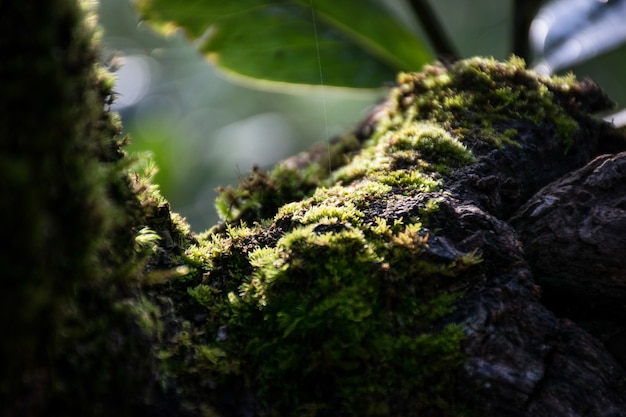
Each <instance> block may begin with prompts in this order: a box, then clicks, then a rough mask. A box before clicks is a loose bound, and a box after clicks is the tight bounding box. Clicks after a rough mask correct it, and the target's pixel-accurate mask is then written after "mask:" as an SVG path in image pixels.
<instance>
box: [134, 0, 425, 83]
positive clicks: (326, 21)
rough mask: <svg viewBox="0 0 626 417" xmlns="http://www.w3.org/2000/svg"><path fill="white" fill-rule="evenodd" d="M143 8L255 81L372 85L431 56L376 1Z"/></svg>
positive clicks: (151, 4)
mask: <svg viewBox="0 0 626 417" xmlns="http://www.w3.org/2000/svg"><path fill="white" fill-rule="evenodd" d="M138 9H139V11H140V13H141V14H142V15H143V16H144V17H145V18H148V19H149V20H150V21H151V22H153V23H154V24H155V25H156V26H157V27H159V28H160V29H161V31H163V32H165V33H168V32H171V31H173V30H174V29H176V28H182V29H184V31H185V33H186V34H187V36H188V37H189V38H190V40H193V41H196V42H197V43H198V47H199V50H200V52H202V53H203V54H205V55H206V56H207V57H208V58H209V59H211V60H212V61H213V62H215V63H216V64H217V65H218V67H220V68H221V69H222V70H224V71H226V72H227V73H230V74H237V75H238V76H239V77H246V78H248V79H258V80H265V81H273V82H281V83H300V84H310V85H318V84H320V77H322V80H323V84H325V85H328V86H339V87H344V86H347V87H358V88H372V87H380V86H381V85H382V84H383V82H385V81H387V80H389V79H391V78H393V75H394V74H395V73H396V72H397V71H398V70H405V71H408V70H418V69H419V68H420V67H421V66H422V65H424V64H425V63H427V62H429V61H430V60H431V59H432V55H431V54H430V52H429V51H428V50H427V48H426V46H425V45H424V43H423V42H422V41H420V40H419V39H418V38H416V37H415V36H414V35H413V34H412V33H411V32H410V31H409V30H408V29H406V28H405V27H404V26H403V25H401V24H398V22H397V20H396V19H395V18H394V17H393V16H392V15H391V14H390V12H389V10H388V9H387V8H385V7H383V6H382V5H381V4H380V3H379V2H377V1H375V0H364V1H360V2H359V3H358V7H354V4H353V3H349V2H336V1H332V0H316V1H315V3H314V2H312V1H307V0H281V1H267V0H245V1H237V2H229V1H204V2H194V3H193V4H189V2H186V1H176V0H142V1H140V2H138ZM322 63H323V69H322V67H321V66H322ZM321 72H322V73H321ZM249 81H250V80H249Z"/></svg>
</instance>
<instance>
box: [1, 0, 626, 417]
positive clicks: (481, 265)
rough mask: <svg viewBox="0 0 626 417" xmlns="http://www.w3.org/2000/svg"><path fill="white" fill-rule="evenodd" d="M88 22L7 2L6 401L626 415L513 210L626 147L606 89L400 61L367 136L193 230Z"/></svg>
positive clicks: (311, 159) (286, 173)
mask: <svg viewBox="0 0 626 417" xmlns="http://www.w3.org/2000/svg"><path fill="white" fill-rule="evenodd" d="M89 22H90V19H87V20H85V14H84V12H83V11H82V10H81V9H80V7H79V5H77V4H76V3H75V1H73V0H46V1H39V2H36V3H35V4H34V3H32V2H28V3H27V2H18V1H5V2H3V3H2V4H1V5H0V52H2V54H3V63H2V65H0V76H1V79H3V80H5V84H4V91H3V94H1V95H0V100H1V101H2V107H1V111H2V113H0V141H1V142H0V146H1V149H0V150H1V152H0V187H1V188H0V215H1V221H0V224H1V227H2V229H1V231H2V234H3V236H5V239H6V240H8V241H9V245H8V247H7V248H5V249H4V250H3V251H2V252H0V268H1V270H2V278H1V281H0V286H1V287H0V309H1V310H0V312H1V315H0V325H1V330H2V342H1V343H0V357H2V358H3V359H4V360H3V362H4V364H5V366H4V367H3V368H2V374H0V413H1V414H2V415H6V416H35V415H67V416H79V415H80V416H105V415H121V416H138V415H178V416H187V415H189V416H215V415H221V416H242V415H245V416H318V417H321V416H391V415H393V416H414V415H419V416H428V415H432V416H462V415H472V413H474V414H478V415H484V416H494V417H495V416H500V415H520V416H531V415H539V414H542V415H543V414H545V415H566V414H567V415H576V413H579V414H581V415H582V413H583V411H580V410H583V409H584V410H585V411H584V412H589V413H591V414H593V413H595V412H596V411H598V410H611V411H620V410H622V411H623V409H624V408H626V398H624V395H623V392H624V390H623V389H622V388H623V387H624V386H626V374H625V373H624V371H623V370H622V369H621V368H619V366H617V365H616V364H615V363H614V362H613V360H612V359H611V357H610V355H608V354H607V353H606V352H605V351H604V350H603V349H602V348H601V347H600V346H599V344H597V343H596V342H595V341H593V340H592V339H591V338H590V337H589V336H588V335H587V334H586V333H584V332H582V331H580V329H578V328H577V327H576V326H574V325H573V324H572V323H570V322H563V321H561V320H559V319H557V318H556V317H555V316H554V315H553V314H552V313H550V312H549V311H548V310H547V309H545V308H544V307H543V306H542V305H541V304H540V303H539V302H538V289H537V287H536V286H535V285H534V283H533V281H532V269H531V267H530V266H529V265H528V264H527V263H526V260H525V258H524V252H523V250H522V249H521V245H520V243H519V241H518V240H517V237H516V235H515V232H514V231H513V229H512V228H511V227H510V226H509V225H508V224H507V222H506V221H507V219H508V216H510V215H511V214H512V213H513V212H515V211H516V210H518V209H519V208H520V207H521V206H522V205H523V203H524V202H525V201H527V200H528V199H529V198H530V197H531V196H532V195H533V194H534V193H535V192H537V191H538V190H539V188H541V187H542V186H544V185H546V184H547V183H548V182H550V181H553V180H555V179H556V178H559V177H560V176H562V175H564V174H565V173H567V172H568V171H571V170H573V169H576V168H578V167H580V166H582V165H584V164H585V163H587V161H589V160H590V159H591V158H592V157H594V156H595V155H597V154H599V153H603V152H612V151H619V150H623V149H625V148H626V145H625V142H624V137H623V135H622V134H620V133H619V132H616V131H615V130H614V129H613V128H612V127H611V126H609V125H608V124H605V123H603V122H601V121H598V120H596V119H595V118H593V117H592V116H590V114H589V113H590V112H594V111H597V110H600V109H602V108H604V107H605V106H607V105H608V104H609V102H608V100H607V99H606V97H605V96H604V95H603V94H602V92H601V91H600V90H599V89H597V88H596V87H595V86H594V85H593V84H591V83H587V82H576V81H575V80H574V79H573V78H571V77H567V78H546V77H540V76H537V75H536V74H534V73H532V72H529V71H527V70H525V69H524V67H523V63H522V62H520V61H519V60H516V59H513V60H511V61H509V62H507V63H498V62H496V61H494V60H490V59H479V58H476V59H470V60H466V61H461V62H458V63H456V64H454V65H452V66H450V67H449V68H445V67H443V66H440V65H433V66H429V67H427V68H425V69H424V71H422V72H420V73H415V74H402V75H400V77H399V79H398V86H397V88H395V89H394V90H393V91H392V93H391V95H390V97H389V98H388V100H386V101H385V102H384V103H383V104H382V105H381V106H379V107H378V108H377V109H376V111H375V112H374V113H373V114H372V115H370V117H369V118H368V119H367V121H366V122H365V123H364V124H363V125H362V126H360V127H359V128H358V130H357V131H356V132H354V134H351V135H347V136H346V137H345V138H342V139H340V140H337V141H336V142H334V143H333V144H332V146H328V147H326V146H324V147H323V148H319V149H317V150H316V151H313V152H310V153H307V154H303V155H299V156H297V157H294V158H291V159H288V160H286V161H284V162H283V163H281V164H279V165H278V166H277V167H276V168H275V169H274V170H272V171H270V172H269V173H263V172H260V171H258V170H255V171H254V172H252V173H251V174H250V176H249V177H248V178H247V179H246V181H244V183H243V184H242V185H241V186H240V187H238V188H235V189H228V190H224V192H223V194H222V196H221V197H220V198H219V199H218V207H219V208H220V211H221V213H222V214H223V216H224V218H225V220H226V222H225V223H223V224H221V225H218V226H216V227H214V228H213V229H211V230H209V231H207V232H205V233H202V234H199V235H196V236H192V235H190V234H189V231H188V227H187V226H186V225H185V223H184V221H183V220H181V219H180V218H179V217H178V216H176V215H175V214H171V213H170V211H169V207H168V205H167V203H166V202H165V201H164V200H163V199H162V198H161V197H160V196H159V194H158V191H157V190H156V189H155V187H154V185H152V184H151V183H150V179H149V177H150V175H149V174H150V171H151V165H150V164H148V165H146V166H145V167H144V168H145V170H144V173H143V174H129V172H130V171H129V167H130V166H131V165H132V164H133V161H132V160H129V159H128V157H127V156H125V155H124V153H123V152H122V151H121V145H122V142H123V141H124V140H123V139H122V138H120V137H119V124H118V123H117V121H116V118H115V116H114V115H113V114H112V113H110V112H109V111H108V110H107V105H108V103H109V101H110V99H111V95H112V90H111V88H112V84H111V80H110V79H109V78H107V77H106V76H105V75H104V74H103V73H101V71H100V70H99V69H98V65H97V55H96V50H95V48H96V45H95V43H94V39H93V28H92V27H90V25H89ZM326 152H330V155H327V154H326ZM329 160H330V161H331V168H332V169H331V170H330V172H329V170H328V169H327V167H328V161H329ZM6 246H7V245H5V247H6ZM181 266H182V267H183V268H178V269H176V267H181ZM183 274H184V275H183ZM563 381H566V382H565V383H564V382H563ZM588 381H593V384H592V385H593V388H594V390H595V391H594V393H595V394H593V396H592V395H590V394H589V392H590V391H589V383H588ZM581 393H582V394H581ZM589 410H591V411H589ZM572 413H573V414H572Z"/></svg>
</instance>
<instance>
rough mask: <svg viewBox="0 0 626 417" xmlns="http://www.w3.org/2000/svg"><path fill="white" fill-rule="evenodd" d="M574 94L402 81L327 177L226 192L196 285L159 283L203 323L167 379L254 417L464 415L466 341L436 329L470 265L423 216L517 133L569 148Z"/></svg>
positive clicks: (488, 80) (266, 179) (316, 170)
mask: <svg viewBox="0 0 626 417" xmlns="http://www.w3.org/2000/svg"><path fill="white" fill-rule="evenodd" d="M573 82H574V80H573V79H572V78H571V77H564V78H557V77H554V78H548V77H543V76H539V75H536V74H534V73H532V72H529V71H526V70H525V69H524V63H523V62H522V61H521V60H519V59H516V58H513V59H511V60H510V61H508V62H506V63H500V62H496V61H494V60H491V59H479V58H476V59H469V60H465V61H460V62H458V63H456V64H454V65H453V66H452V67H451V68H449V69H446V68H444V67H443V66H440V65H432V66H427V67H425V68H424V70H423V71H422V72H420V73H406V74H400V75H399V77H398V85H397V87H395V88H394V89H393V90H392V92H391V94H390V96H389V98H388V100H387V102H386V104H385V106H383V110H380V112H379V114H378V115H377V116H376V125H375V126H374V128H373V130H372V132H371V134H370V135H369V137H367V138H366V139H365V140H363V141H360V140H358V139H357V138H356V134H353V135H347V136H346V137H345V138H343V139H341V140H338V141H337V142H335V143H334V144H333V147H332V149H331V153H332V154H331V155H330V157H331V160H332V161H333V170H332V171H330V172H329V170H328V169H327V168H325V164H326V161H328V158H327V157H316V156H315V155H311V154H309V155H303V156H301V157H299V158H298V159H297V161H296V160H294V159H291V160H288V161H286V162H284V163H281V164H279V165H278V166H277V167H276V168H274V169H273V170H272V171H270V172H269V173H263V172H261V171H259V170H255V171H254V172H252V173H251V174H250V177H249V178H247V179H246V180H245V181H244V182H243V183H242V184H241V185H240V187H238V188H234V189H233V188H230V189H228V190H225V191H224V193H223V194H222V195H221V196H220V197H218V201H217V205H218V208H219V211H220V213H221V214H222V216H223V217H224V218H225V220H227V223H226V224H225V225H224V226H220V227H216V228H214V229H213V230H211V231H208V232H207V233H205V234H202V235H198V236H197V242H196V243H194V244H193V245H191V246H188V247H187V249H186V252H185V256H186V258H187V263H188V265H190V267H191V268H192V270H193V273H192V274H191V275H189V276H187V277H186V278H184V279H180V280H179V281H177V282H176V281H174V282H172V283H170V285H171V286H172V288H175V289H176V288H177V289H176V290H175V291H179V293H180V294H181V295H180V297H181V299H182V298H183V295H182V294H183V293H184V294H188V295H189V296H191V297H192V298H193V299H194V300H195V303H196V306H202V313H201V317H203V319H202V320H200V321H198V320H197V317H198V314H200V313H198V311H199V310H197V308H196V307H193V308H191V307H190V308H189V310H190V311H192V312H193V314H191V313H190V315H189V316H188V317H187V324H186V325H185V329H184V331H182V332H180V333H179V335H178V336H177V337H175V338H173V339H172V340H170V342H169V343H166V346H165V347H164V351H163V354H162V357H163V360H164V362H163V363H164V366H165V368H166V369H168V370H169V372H170V374H171V375H172V377H173V378H176V379H177V380H178V381H179V383H180V384H181V385H183V386H185V387H191V386H193V387H194V388H190V389H193V390H196V393H198V395H199V393H200V392H202V395H199V398H205V399H206V407H209V405H208V404H219V403H220V400H219V395H220V394H219V393H221V392H223V390H221V389H220V387H221V386H226V385H228V384H233V383H237V384H241V387H242V389H241V392H249V393H252V395H251V396H249V397H246V398H254V401H253V403H254V407H256V408H257V410H261V411H260V412H261V413H262V414H265V415H277V416H278V415H280V416H292V415H293V416H295V415H297V416H303V415H304V416H323V415H343V416H351V415H354V416H357V415H358V416H388V415H397V416H413V415H419V416H423V415H426V416H428V415H432V416H435V415H436V416H456V415H465V414H464V411H463V409H462V407H461V406H460V405H458V404H457V403H456V402H455V401H454V393H453V391H454V375H455V369H457V367H459V366H460V365H461V364H462V362H463V355H462V353H461V342H462V340H463V334H464V332H463V327H462V326H461V325H460V324H456V323H453V322H452V323H451V322H449V321H446V317H448V316H449V314H450V313H451V312H452V311H453V310H454V305H455V300H457V299H458V298H459V297H462V295H463V291H462V289H463V288H464V284H463V283H464V282H469V281H471V279H472V275H473V274H474V272H473V271H474V270H475V269H476V268H480V267H477V265H478V264H479V263H481V256H480V252H479V251H478V250H477V249H474V250H469V251H466V252H459V251H457V252H454V253H453V254H452V255H449V254H448V255H446V256H434V255H433V251H432V250H431V249H432V242H435V241H441V239H440V238H439V237H438V233H440V231H439V230H438V229H437V227H434V226H433V225H431V224H430V218H431V216H432V215H434V214H436V212H437V210H438V207H439V201H441V199H442V198H443V197H444V196H446V195H447V194H446V193H447V190H446V179H447V178H448V175H450V173H452V172H454V171H455V170H457V169H459V168H462V167H464V166H467V165H469V164H472V163H474V162H475V161H476V159H477V157H478V155H484V154H485V153H486V152H487V151H489V150H497V149H501V148H503V147H507V146H516V141H517V135H518V133H517V130H516V126H517V125H516V123H515V121H519V120H523V121H524V122H528V123H534V124H541V125H551V126H553V128H554V130H555V131H556V132H557V135H558V137H560V138H561V139H562V140H563V141H565V142H567V141H569V140H570V136H571V133H572V131H574V130H576V129H577V128H578V125H577V122H576V120H575V119H574V118H573V117H572V116H571V115H570V114H569V113H567V112H566V111H565V110H563V107H564V106H563V105H562V103H560V101H561V97H564V96H565V95H566V94H567V92H568V90H569V89H570V88H571V86H572V83H573ZM574 111H575V109H574V110H571V109H570V113H571V112H574ZM470 149H471V151H470ZM326 156H328V155H326ZM294 161H296V162H294ZM302 161H304V162H302ZM326 165H327V164H326ZM443 233H445V230H444V231H443ZM437 239H439V240H437ZM194 317H196V319H194ZM234 381H238V382H234ZM211 393H213V394H211ZM242 396H244V394H242ZM240 400H241V401H244V400H243V397H242V399H240ZM207 409H208V408H207Z"/></svg>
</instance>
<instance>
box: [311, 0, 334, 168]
mask: <svg viewBox="0 0 626 417" xmlns="http://www.w3.org/2000/svg"><path fill="white" fill-rule="evenodd" d="M311 16H312V17H313V32H314V33H315V48H316V50H317V65H318V68H319V72H320V86H321V88H322V106H323V109H324V126H325V128H326V145H327V147H328V173H329V174H330V172H331V170H332V166H331V161H330V132H329V130H328V110H327V109H326V87H325V85H324V72H323V71H322V55H321V54H320V42H319V37H318V35H317V20H316V18H315V6H314V5H313V0H311Z"/></svg>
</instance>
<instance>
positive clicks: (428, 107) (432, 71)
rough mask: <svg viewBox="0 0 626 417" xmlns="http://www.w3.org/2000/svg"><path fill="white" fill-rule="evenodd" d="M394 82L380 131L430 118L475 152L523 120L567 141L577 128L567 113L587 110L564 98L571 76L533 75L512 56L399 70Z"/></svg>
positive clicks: (508, 136)
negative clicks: (505, 59) (414, 70)
mask: <svg viewBox="0 0 626 417" xmlns="http://www.w3.org/2000/svg"><path fill="white" fill-rule="evenodd" d="M398 83H399V86H398V88H396V89H395V91H394V93H393V95H392V98H391V105H390V108H389V115H390V116H389V119H388V120H387V126H384V127H383V129H393V128H398V127H399V126H403V125H406V124H407V123H411V122H413V121H417V120H421V121H430V122H433V123H436V124H437V125H439V126H441V127H442V128H444V129H445V130H447V131H449V132H450V133H451V134H452V135H454V136H456V137H457V138H458V139H459V140H461V141H462V142H463V143H465V144H467V146H469V147H470V148H471V149H473V150H474V151H475V152H476V151H480V149H481V148H484V147H487V148H490V147H492V146H494V145H495V146H496V147H501V146H503V145H504V144H514V143H515V137H516V135H517V126H518V125H519V124H520V122H523V121H530V122H531V123H533V124H535V125H543V126H553V128H554V129H555V131H556V132H557V135H558V137H560V138H561V139H562V140H563V141H564V143H566V144H571V140H572V137H573V133H574V132H576V130H577V129H578V123H577V122H576V120H575V119H574V118H573V117H572V115H573V114H576V113H577V112H580V111H582V110H587V109H581V108H572V106H577V105H580V104H579V103H578V104H577V103H575V101H572V100H570V97H571V95H572V94H573V91H572V90H574V89H576V88H579V87H580V84H579V85H578V87H577V86H576V84H575V83H574V77H573V75H568V76H565V77H547V76H542V75H538V74H535V73H534V72H532V71H528V70H526V69H525V64H524V61H523V60H521V59H519V58H515V57H513V58H511V59H510V60H509V61H508V62H498V61H495V60H493V59H485V58H472V59H468V60H464V61H459V62H458V63H456V64H454V65H452V66H451V67H450V68H444V67H443V66H439V65H432V66H426V67H425V68H424V70H423V71H422V72H420V73H408V74H400V76H399V77H398Z"/></svg>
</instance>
